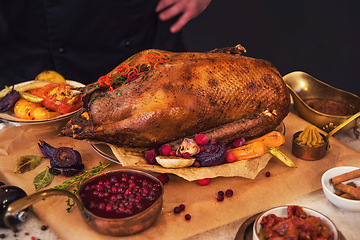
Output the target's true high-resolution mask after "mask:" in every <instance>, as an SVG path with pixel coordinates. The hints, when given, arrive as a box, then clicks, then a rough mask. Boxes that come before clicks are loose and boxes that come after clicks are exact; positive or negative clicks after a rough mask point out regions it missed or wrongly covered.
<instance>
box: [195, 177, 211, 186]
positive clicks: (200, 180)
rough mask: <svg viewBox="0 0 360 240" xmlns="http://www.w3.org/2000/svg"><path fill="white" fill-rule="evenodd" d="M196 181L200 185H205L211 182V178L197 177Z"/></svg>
mask: <svg viewBox="0 0 360 240" xmlns="http://www.w3.org/2000/svg"><path fill="white" fill-rule="evenodd" d="M196 182H197V183H198V184H199V185H200V186H205V185H208V184H209V183H210V182H211V178H203V179H198V180H196Z"/></svg>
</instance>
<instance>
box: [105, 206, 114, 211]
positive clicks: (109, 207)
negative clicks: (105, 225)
mask: <svg viewBox="0 0 360 240" xmlns="http://www.w3.org/2000/svg"><path fill="white" fill-rule="evenodd" d="M112 209H113V207H112V206H111V205H106V208H105V210H106V211H108V212H110V211H111V210H112Z"/></svg>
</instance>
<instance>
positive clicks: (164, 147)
mask: <svg viewBox="0 0 360 240" xmlns="http://www.w3.org/2000/svg"><path fill="white" fill-rule="evenodd" d="M171 150H172V149H171V146H170V145H169V144H167V143H166V144H164V145H162V146H161V148H160V153H161V155H164V156H169V155H170V152H171Z"/></svg>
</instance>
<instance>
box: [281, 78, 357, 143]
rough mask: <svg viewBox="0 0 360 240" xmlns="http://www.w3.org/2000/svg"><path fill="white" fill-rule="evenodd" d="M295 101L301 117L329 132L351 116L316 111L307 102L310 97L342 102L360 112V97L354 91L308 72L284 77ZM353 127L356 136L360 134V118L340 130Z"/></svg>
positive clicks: (344, 130)
mask: <svg viewBox="0 0 360 240" xmlns="http://www.w3.org/2000/svg"><path fill="white" fill-rule="evenodd" d="M283 79H284V81H285V83H286V84H287V87H288V89H289V90H290V94H291V96H292V98H293V101H294V109H295V111H296V112H297V114H298V115H299V117H301V118H303V119H305V120H306V121H308V122H309V123H311V124H313V125H315V126H316V127H318V128H320V129H322V130H324V131H325V132H327V133H329V132H331V131H332V130H333V129H335V128H336V127H337V126H339V125H340V124H341V123H343V122H344V121H346V120H347V119H349V118H350V117H351V116H353V115H349V116H334V115H328V114H325V113H321V112H319V111H316V110H315V109H313V108H311V107H309V105H307V104H306V103H305V101H306V100H309V99H323V100H332V101H336V102H341V103H344V104H347V105H349V106H352V107H354V108H355V109H356V111H357V112H360V98H359V97H358V96H356V95H354V94H352V93H349V92H346V91H343V90H340V89H337V88H334V87H332V86H330V85H328V84H326V83H324V82H321V81H319V80H318V79H316V78H314V77H312V76H310V75H309V74H307V73H304V72H300V71H296V72H291V73H289V74H287V75H285V76H284V77H283ZM350 129H353V131H354V134H355V136H356V138H358V137H359V136H360V118H356V119H354V120H353V121H352V122H350V123H349V124H347V125H346V126H344V127H343V128H342V129H341V130H339V132H346V131H349V130H350Z"/></svg>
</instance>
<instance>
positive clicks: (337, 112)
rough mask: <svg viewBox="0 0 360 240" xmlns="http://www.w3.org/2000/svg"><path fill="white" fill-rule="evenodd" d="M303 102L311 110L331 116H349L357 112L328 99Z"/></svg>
mask: <svg viewBox="0 0 360 240" xmlns="http://www.w3.org/2000/svg"><path fill="white" fill-rule="evenodd" d="M304 102H305V103H306V104H307V105H308V106H309V107H311V108H312V109H315V110H316V111H318V112H321V113H325V114H328V115H332V116H350V115H354V114H355V113H357V112H358V110H357V109H356V108H355V107H353V106H351V105H348V104H346V103H342V102H338V101H333V100H328V99H308V100H304Z"/></svg>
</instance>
